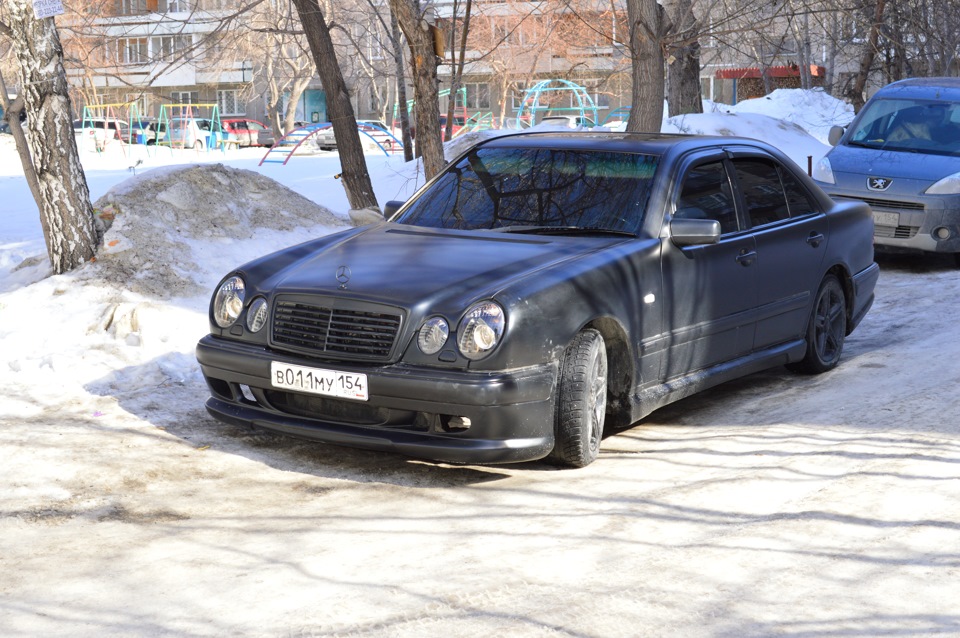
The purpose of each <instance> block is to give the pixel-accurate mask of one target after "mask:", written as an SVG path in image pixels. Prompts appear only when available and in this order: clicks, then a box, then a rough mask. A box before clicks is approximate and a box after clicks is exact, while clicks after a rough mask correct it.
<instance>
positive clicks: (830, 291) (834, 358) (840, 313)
mask: <svg viewBox="0 0 960 638" xmlns="http://www.w3.org/2000/svg"><path fill="white" fill-rule="evenodd" d="M846 335H847V301H846V295H844V292H843V286H841V285H840V280H838V279H837V277H836V276H835V275H827V276H826V277H824V278H823V281H822V282H821V283H820V289H819V290H818V291H817V297H816V300H815V301H814V304H813V312H812V314H811V315H810V322H809V325H808V326H807V352H806V354H805V355H804V357H803V359H801V360H800V361H797V362H796V363H791V364H788V365H787V367H788V368H789V369H790V370H793V371H794V372H800V373H803V374H820V373H822V372H826V371H828V370H832V369H834V368H835V367H837V364H838V363H839V362H840V355H841V353H843V342H844V339H845V338H846Z"/></svg>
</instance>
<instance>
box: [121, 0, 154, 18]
mask: <svg viewBox="0 0 960 638" xmlns="http://www.w3.org/2000/svg"><path fill="white" fill-rule="evenodd" d="M117 6H118V9H117V13H118V14H119V15H122V16H135V15H141V14H144V13H148V11H147V0H120V1H119V3H118V5H117Z"/></svg>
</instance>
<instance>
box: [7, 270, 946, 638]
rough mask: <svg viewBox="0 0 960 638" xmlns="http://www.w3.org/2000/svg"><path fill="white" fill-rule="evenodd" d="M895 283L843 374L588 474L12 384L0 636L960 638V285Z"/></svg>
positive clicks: (617, 439) (190, 388) (739, 388)
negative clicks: (420, 455)
mask: <svg viewBox="0 0 960 638" xmlns="http://www.w3.org/2000/svg"><path fill="white" fill-rule="evenodd" d="M880 263H881V267H882V270H883V274H882V276H881V280H880V284H879V287H878V297H877V301H876V304H875V306H874V308H873V310H872V311H871V312H870V314H869V315H868V316H867V317H866V319H865V320H864V322H863V323H862V324H861V326H860V327H859V328H858V330H857V331H856V332H855V333H854V334H853V335H852V336H851V337H850V339H849V340H848V342H847V346H846V351H845V353H844V356H843V361H842V363H841V365H840V367H839V368H838V369H837V370H835V371H833V372H830V373H828V374H825V375H822V376H817V377H803V376H796V375H794V374H792V373H789V372H787V371H786V370H784V369H782V368H780V369H775V370H771V371H769V372H766V373H762V374H758V375H754V376H752V377H748V378H746V379H742V380H740V381H736V382H733V383H729V384H726V385H724V386H721V387H718V388H715V389H713V390H711V391H708V392H706V393H704V394H701V395H699V396H695V397H693V398H690V399H687V400H684V401H681V402H678V403H676V404H674V405H672V406H670V407H668V408H665V409H663V410H660V411H658V412H656V413H654V414H653V415H651V416H650V417H649V418H648V419H646V420H645V421H644V422H643V423H640V424H637V425H635V426H634V427H632V428H630V429H627V430H624V431H620V432H616V433H612V434H610V435H608V437H607V438H606V439H605V440H604V443H603V446H602V451H601V455H600V458H599V459H598V461H597V462H595V463H594V464H593V465H591V466H589V467H587V468H585V469H583V470H556V469H554V468H552V467H551V466H549V465H546V464H543V463H531V464H526V465H519V466H505V467H476V466H474V467H453V466H445V465H435V464H431V463H424V462H419V461H413V460H408V459H404V458H401V457H397V456H392V455H389V454H381V453H375V452H365V451H358V450H348V449H341V448H336V447H330V446H323V445H319V444H312V443H306V442H300V441H296V440H292V439H285V438H280V437H277V436H273V435H268V434H262V433H251V432H247V431H241V430H239V429H235V428H230V427H226V426H222V425H219V424H217V423H216V422H214V421H213V420H212V419H211V418H209V417H208V416H207V415H206V414H205V412H204V410H203V408H202V405H203V401H204V399H205V396H206V389H205V387H203V386H202V381H200V380H199V378H196V377H195V378H190V379H187V380H184V381H182V382H178V381H174V380H171V379H170V378H169V377H165V376H163V375H157V377H156V383H155V384H149V385H147V386H144V385H143V384H138V385H137V386H136V388H135V389H133V390H130V391H124V390H123V388H122V384H115V385H119V386H121V387H117V389H116V390H115V391H113V392H111V393H103V394H100V395H98V394H95V393H91V395H90V396H89V399H87V400H85V401H83V400H76V401H71V402H69V403H64V404H63V405H61V406H60V408H59V409H56V410H51V409H44V410H33V409H31V408H30V407H29V406H30V405H31V404H32V403H31V402H32V401H34V399H36V398H37V396H39V395H41V394H43V395H44V400H42V401H38V402H39V403H40V404H43V403H44V402H46V403H49V401H48V400H47V399H48V396H49V395H50V394H55V393H56V391H57V389H56V388H28V387H19V388H17V387H14V388H10V387H7V388H5V389H0V401H2V402H3V404H4V405H5V406H6V408H7V409H5V410H4V411H3V412H2V415H0V467H3V468H4V471H3V473H2V475H0V476H2V478H0V502H2V504H3V507H2V511H0V634H2V635H4V636H39V635H70V636H110V635H115V636H119V635H123V636H131V635H137V636H168V635H177V636H224V635H238V636H398V637H399V636H403V637H406V636H410V637H413V636H416V637H421V636H477V637H487V636H523V637H527V636H577V637H597V638H600V637H611V636H685V637H689V636H694V637H696V636H769V635H788V636H836V635H864V636H876V635H897V636H920V635H929V634H936V633H942V634H957V635H960V608H958V607H957V603H956V601H957V600H960V549H958V548H960V543H958V538H960V480H958V478H957V477H958V472H960V425H958V421H960V418H958V417H960V397H958V393H957V392H956V388H957V384H958V381H960V363H958V359H960V329H958V327H957V316H958V314H960V277H958V273H957V271H956V270H955V269H954V267H953V264H952V261H951V260H948V259H941V258H936V257H931V258H918V257H896V258H885V259H884V258H881V259H880ZM162 363H163V362H162V361H161V362H152V363H151V365H150V366H141V368H142V369H139V370H138V369H137V368H136V367H133V368H132V369H128V370H125V371H121V373H120V374H119V376H117V378H118V379H121V380H122V379H125V378H138V375H139V376H140V377H143V376H144V375H146V376H149V375H151V374H156V370H157V369H163V365H162ZM158 364H159V365H158Z"/></svg>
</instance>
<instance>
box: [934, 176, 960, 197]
mask: <svg viewBox="0 0 960 638" xmlns="http://www.w3.org/2000/svg"><path fill="white" fill-rule="evenodd" d="M926 193H927V195H960V173H954V174H953V175H947V176H946V177H944V178H943V179H941V180H940V181H939V182H937V183H936V184H934V185H933V186H931V187H930V188H928V189H927V190H926Z"/></svg>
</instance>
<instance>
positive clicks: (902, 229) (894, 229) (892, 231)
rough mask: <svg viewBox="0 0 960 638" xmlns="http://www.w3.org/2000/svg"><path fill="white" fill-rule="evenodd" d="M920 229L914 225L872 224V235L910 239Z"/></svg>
mask: <svg viewBox="0 0 960 638" xmlns="http://www.w3.org/2000/svg"><path fill="white" fill-rule="evenodd" d="M918 230H920V229H919V228H917V227H916V226H874V227H873V236H874V237H883V238H885V239H910V238H911V237H914V236H915V235H916V234H917V231H918Z"/></svg>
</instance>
